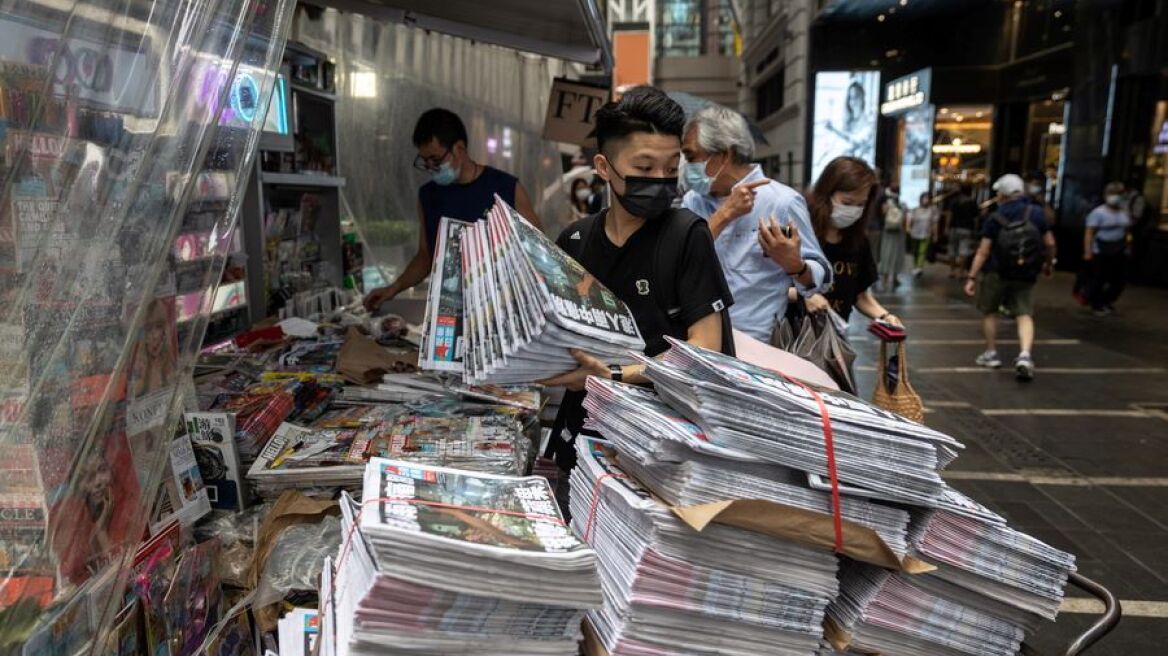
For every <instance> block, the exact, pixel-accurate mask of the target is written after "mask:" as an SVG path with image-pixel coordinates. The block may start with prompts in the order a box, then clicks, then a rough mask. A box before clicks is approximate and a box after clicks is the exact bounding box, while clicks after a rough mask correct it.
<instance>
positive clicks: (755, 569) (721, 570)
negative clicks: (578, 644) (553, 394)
mask: <svg viewBox="0 0 1168 656" xmlns="http://www.w3.org/2000/svg"><path fill="white" fill-rule="evenodd" d="M576 448H577V456H578V461H577V466H576V468H575V469H574V470H573V471H572V481H571V482H572V486H571V487H572V492H571V509H572V525H573V527H574V528H575V529H576V531H577V533H579V534H581V535H583V536H584V537H585V539H586V540H588V541H589V542H590V543H591V544H592V545H593V546H594V547H595V548H596V551H597V555H598V558H599V560H600V576H601V579H602V581H603V587H604V596H605V603H604V607H603V608H601V609H600V610H598V611H594V612H592V613H590V614H589V622H590V623H591V625H592V627H593V628H594V629H595V630H596V633H597V635H598V636H599V638H600V642H601V643H603V645H604V647H605V649H606V650H607V651H608V652H609V654H610V655H611V656H639V655H642V654H673V653H686V654H721V655H724V656H735V655H742V656H756V655H757V654H776V655H784V654H810V653H812V652H813V651H814V650H815V649H816V647H817V646H818V645H819V642H820V638H821V636H822V633H823V629H822V622H823V618H824V612H825V609H826V607H827V604H828V603H829V602H830V601H831V600H832V599H833V598H834V597H835V595H836V593H837V582H836V578H835V573H836V569H837V561H836V558H835V556H834V555H832V554H831V553H829V552H827V551H824V550H819V549H813V548H811V547H805V546H802V545H798V544H795V543H793V542H785V541H781V540H777V539H774V538H770V537H767V536H765V535H762V534H760V533H754V532H751V531H746V530H743V529H738V528H733V527H730V526H723V525H719V524H713V525H710V526H708V527H706V528H705V530H703V531H702V532H700V533H698V532H696V531H694V530H693V529H691V528H690V527H689V526H687V525H685V524H684V523H683V522H681V521H680V520H679V519H678V518H677V517H676V516H674V515H673V514H672V513H671V512H670V511H669V510H668V509H667V508H666V507H665V506H663V505H662V504H661V503H659V502H658V501H656V500H654V499H653V498H652V497H651V496H650V494H649V492H648V490H646V489H644V488H642V487H640V486H638V485H637V484H636V483H635V482H633V481H632V480H631V479H629V478H628V477H627V475H626V474H625V473H624V472H622V471H621V470H620V469H618V468H617V467H616V466H615V464H614V463H613V462H612V460H611V459H610V457H609V455H608V453H607V452H606V445H605V443H603V442H599V441H597V440H589V439H584V438H578V439H577V443H576Z"/></svg>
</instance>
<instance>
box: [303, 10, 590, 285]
mask: <svg viewBox="0 0 1168 656" xmlns="http://www.w3.org/2000/svg"><path fill="white" fill-rule="evenodd" d="M291 38H292V39H294V40H296V41H300V42H302V43H304V44H305V45H308V46H310V47H313V48H315V49H317V50H321V51H322V52H325V53H328V54H329V55H331V56H333V57H336V59H337V88H338V94H339V95H340V100H339V102H338V105H337V132H338V142H339V143H338V151H339V152H338V163H339V165H340V170H341V175H343V176H345V178H346V186H345V188H344V191H343V193H344V196H343V197H344V199H345V201H346V203H347V211H348V212H349V214H350V215H351V217H352V218H353V219H354V220H355V222H356V224H357V226H358V229H359V230H360V231H361V233H362V237H363V238H364V240H365V243H366V246H367V247H368V248H369V249H370V251H371V253H370V255H368V256H367V260H372V261H374V262H376V263H377V264H379V265H381V266H382V267H384V268H385V273H386V274H387V275H388V277H389V279H390V280H392V279H393V278H394V277H396V276H397V274H398V273H400V272H401V270H402V268H404V266H405V265H406V264H407V263H408V262H409V260H410V258H411V257H413V255H414V252H415V251H416V249H417V246H418V232H419V222H418V209H417V203H418V187H419V186H421V185H422V184H423V183H425V182H426V181H428V179H429V178H428V176H427V175H426V174H425V173H423V172H419V171H417V170H416V169H414V167H413V163H414V157H415V155H416V154H417V152H416V150H415V148H414V145H413V142H412V140H411V137H412V135H413V129H414V123H415V122H416V121H417V119H418V116H419V115H421V114H422V112H424V111H426V110H427V109H430V108H431V107H445V108H447V109H450V110H452V111H454V112H455V113H457V114H458V115H459V116H461V117H462V120H463V122H464V123H465V124H466V127H467V131H468V133H469V136H470V142H471V143H470V144H469V148H470V153H471V156H472V157H473V158H474V159H475V161H477V162H480V163H484V164H489V165H491V166H494V167H496V168H499V169H502V170H504V171H507V172H509V173H511V174H512V175H515V176H516V177H517V178H519V181H520V182H521V183H523V185H524V187H525V188H526V189H527V192H528V194H529V195H530V196H531V198H532V202H533V204H534V205H535V209H536V212H537V214H539V216H540V218H541V219H542V221H543V224H544V227H545V230H546V231H547V232H548V233H549V234H552V235H553V236H554V235H557V234H558V233H559V228H560V227H561V226H563V225H565V224H566V219H567V218H568V215H569V214H570V209H569V206H568V204H567V192H566V191H564V192H563V193H551V194H549V200H548V201H547V202H544V199H543V196H544V190H545V189H547V188H548V187H549V186H551V185H554V184H557V183H558V181H559V179H560V176H561V174H562V173H563V165H562V163H561V160H560V154H559V150H558V149H557V146H556V144H552V143H549V142H546V141H543V139H542V138H541V136H540V135H541V134H542V132H543V119H544V112H545V111H546V110H547V99H548V95H549V94H550V91H551V83H552V80H553V79H554V78H555V77H556V76H558V75H561V74H563V73H564V71H565V69H566V67H567V66H568V65H567V64H565V63H564V62H562V61H559V60H554V59H548V58H546V57H539V56H534V55H529V54H525V53H520V52H517V51H514V50H508V49H506V48H500V47H496V46H490V45H484V44H479V43H473V42H471V41H467V40H465V39H460V38H455V37H450V36H445V35H442V34H438V33H434V32H425V31H423V30H419V29H415V28H411V27H406V26H403V25H398V24H391V23H387V22H384V21H377V20H374V19H371V18H367V17H365V16H361V15H359V14H349V13H340V12H337V11H335V10H331V9H330V10H326V11H324V12H323V14H322V15H320V16H319V17H317V18H315V19H311V18H310V17H309V15H307V14H305V13H302V12H301V13H298V15H297V20H296V24H295V27H294V33H293V35H292V37H291Z"/></svg>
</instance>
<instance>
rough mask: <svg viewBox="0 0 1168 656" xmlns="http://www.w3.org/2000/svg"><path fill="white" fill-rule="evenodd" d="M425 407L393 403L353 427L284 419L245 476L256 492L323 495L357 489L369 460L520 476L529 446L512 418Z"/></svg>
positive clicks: (340, 421)
mask: <svg viewBox="0 0 1168 656" xmlns="http://www.w3.org/2000/svg"><path fill="white" fill-rule="evenodd" d="M426 408H427V406H420V407H419V408H417V409H416V410H415V411H408V410H407V408H406V407H404V406H398V407H396V408H395V410H393V411H389V410H386V411H382V412H381V413H373V414H371V415H369V416H367V417H366V418H365V419H369V418H377V420H376V421H372V422H368V421H365V422H362V421H360V420H358V419H356V418H354V419H353V421H354V422H357V423H356V425H353V424H352V423H350V422H347V421H344V420H342V419H337V420H328V421H325V422H323V423H325V424H328V425H330V426H331V425H332V424H338V425H336V426H332V427H327V428H321V427H314V428H301V427H299V426H294V425H292V424H289V423H284V424H282V425H281V426H280V428H279V430H277V431H276V434H275V435H274V436H273V437H272V439H271V440H270V441H269V442H268V444H267V446H266V447H264V450H263V452H262V453H260V456H259V458H257V459H256V461H255V463H253V464H252V467H251V469H250V470H249V471H248V474H247V477H248V479H249V480H250V481H251V482H252V483H253V484H254V485H255V489H256V491H257V493H258V494H259V495H260V496H262V497H264V498H274V497H278V496H279V495H280V494H281V493H283V492H284V491H285V490H289V489H298V490H301V491H302V492H314V491H315V492H319V493H321V494H326V495H329V494H330V493H331V492H334V491H335V489H336V488H343V489H347V490H353V491H356V490H359V489H360V488H361V485H362V480H363V478H364V473H365V463H366V462H368V461H369V459H370V458H371V457H383V458H392V459H397V460H408V461H410V462H415V463H419V464H428V465H441V466H447V467H456V468H459V469H466V470H470V471H480V472H489V473H495V474H508V475H518V474H522V473H523V472H524V470H525V469H526V467H527V463H528V462H529V460H530V453H531V444H530V441H529V440H528V438H527V437H526V435H524V432H523V426H522V424H520V422H519V421H518V420H517V419H516V418H514V417H512V416H508V415H505V414H491V413H484V414H483V415H482V416H462V415H448V416H430V415H429V414H427V413H426ZM318 423H319V422H318Z"/></svg>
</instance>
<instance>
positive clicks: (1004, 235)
mask: <svg viewBox="0 0 1168 656" xmlns="http://www.w3.org/2000/svg"><path fill="white" fill-rule="evenodd" d="M1033 207H1034V206H1033V205H1027V206H1026V211H1025V212H1023V214H1022V218H1021V219H1018V220H1017V221H1010V220H1009V219H1007V218H1006V217H1005V216H1002V214H1001V213H1000V212H995V213H994V215H993V216H992V217H990V220H991V221H995V222H997V224H998V226H999V230H998V235H997V238H995V239H994V248H993V254H994V262H995V263H996V265H995V266H996V267H997V273H998V276H999V277H1001V278H1002V279H1003V280H1022V281H1028V282H1033V281H1035V280H1038V274H1039V273H1041V272H1042V263H1043V247H1042V232H1041V231H1040V230H1039V229H1038V226H1036V225H1034V222H1033V221H1031V220H1030V211H1031V210H1032V209H1033Z"/></svg>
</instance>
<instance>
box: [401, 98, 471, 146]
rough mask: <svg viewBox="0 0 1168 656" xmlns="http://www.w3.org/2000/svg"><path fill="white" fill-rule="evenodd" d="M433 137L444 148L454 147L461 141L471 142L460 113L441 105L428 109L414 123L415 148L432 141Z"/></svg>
mask: <svg viewBox="0 0 1168 656" xmlns="http://www.w3.org/2000/svg"><path fill="white" fill-rule="evenodd" d="M431 139H437V140H438V143H440V144H442V147H443V148H453V147H454V144H456V143H458V142H459V141H461V142H462V143H464V144H469V143H470V140H469V139H468V138H467V136H466V126H465V125H463V124H462V119H460V118H458V114H455V113H454V112H452V111H450V110H449V109H443V108H441V107H435V108H434V109H427V110H426V111H425V112H424V113H423V114H422V115H421V116H419V117H418V122H417V123H416V124H415V125H414V147H415V148H421V147H422V146H424V145H426V144H428V143H430V140H431Z"/></svg>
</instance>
